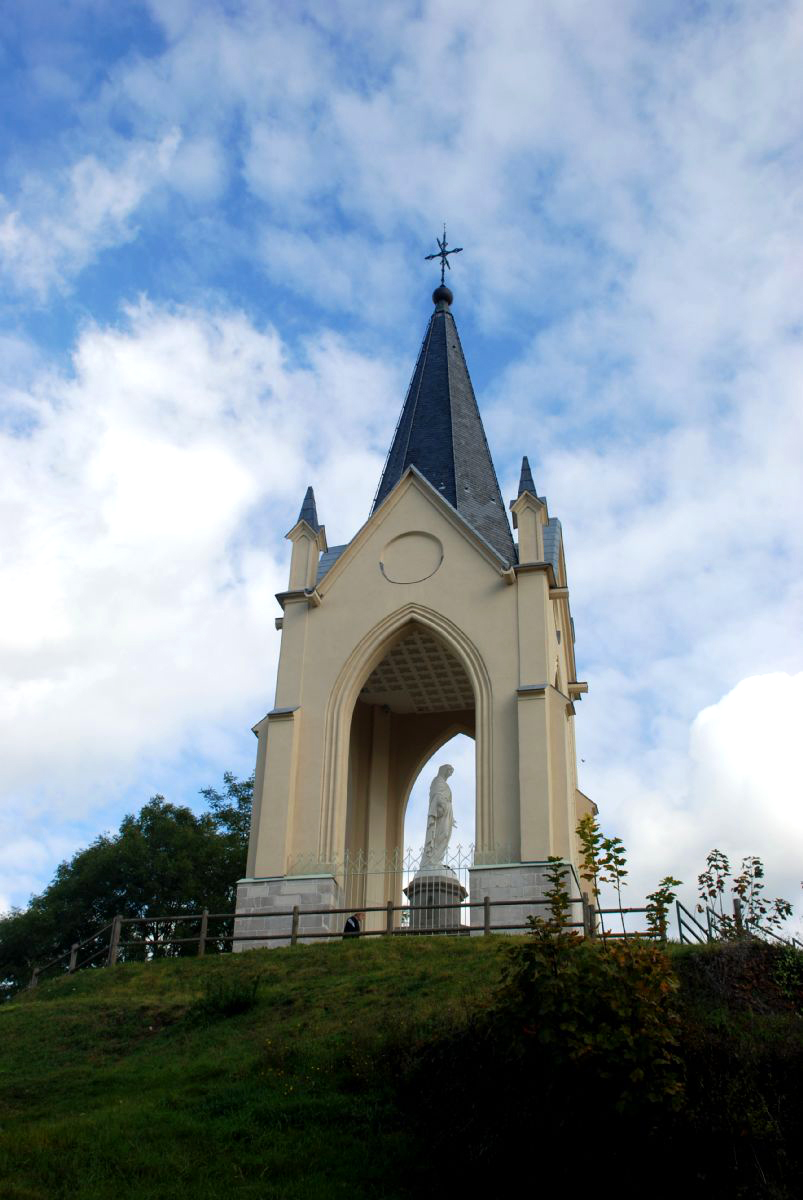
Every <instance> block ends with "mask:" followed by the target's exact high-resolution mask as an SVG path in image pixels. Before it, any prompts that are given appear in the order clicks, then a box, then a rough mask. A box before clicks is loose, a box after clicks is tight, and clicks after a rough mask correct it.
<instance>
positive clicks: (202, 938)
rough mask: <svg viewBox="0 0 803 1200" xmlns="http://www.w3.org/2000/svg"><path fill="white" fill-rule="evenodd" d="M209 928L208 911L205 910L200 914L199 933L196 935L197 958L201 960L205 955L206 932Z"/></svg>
mask: <svg viewBox="0 0 803 1200" xmlns="http://www.w3.org/2000/svg"><path fill="white" fill-rule="evenodd" d="M208 928H209V909H208V908H205V909H204V911H203V912H202V913H201V932H200V934H199V935H198V957H199V958H203V956H204V954H206V931H207V929H208Z"/></svg>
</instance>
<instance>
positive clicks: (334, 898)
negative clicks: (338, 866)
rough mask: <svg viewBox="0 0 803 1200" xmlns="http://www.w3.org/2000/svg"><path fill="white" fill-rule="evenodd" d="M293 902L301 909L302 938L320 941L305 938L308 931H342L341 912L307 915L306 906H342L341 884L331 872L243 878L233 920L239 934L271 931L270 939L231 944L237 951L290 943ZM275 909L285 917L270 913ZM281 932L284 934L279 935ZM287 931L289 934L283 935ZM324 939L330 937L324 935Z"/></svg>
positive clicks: (267, 932) (242, 936)
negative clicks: (268, 877)
mask: <svg viewBox="0 0 803 1200" xmlns="http://www.w3.org/2000/svg"><path fill="white" fill-rule="evenodd" d="M294 905H298V907H299V908H300V909H302V915H301V920H300V923H299V930H298V932H299V938H298V940H299V941H300V942H304V941H313V940H314V941H318V940H319V939H318V938H314V939H312V938H305V937H304V936H303V935H304V934H305V933H323V932H324V931H325V932H327V933H339V932H341V930H342V928H343V924H344V922H345V920H346V918H345V916H343V915H342V914H340V913H338V914H335V913H332V914H331V915H330V914H329V913H326V912H324V913H319V914H318V915H316V916H312V915H305V914H304V913H303V909H305V908H306V909H309V908H322V909H329V908H340V907H341V888H340V886H339V884H338V882H337V880H336V879H335V878H334V877H333V876H331V875H295V876H293V875H286V876H282V877H277V878H274V879H241V880H240V881H239V882H238V884H237V905H236V914H235V921H234V933H235V936H236V937H239V938H245V937H247V936H248V935H249V934H271V935H273V936H272V940H271V941H260V940H256V939H255V940H254V941H250V940H249V941H239V942H234V943H233V944H232V950H234V952H235V953H238V952H240V951H243V950H259V949H261V948H267V949H269V950H274V949H276V947H278V946H288V945H289V944H290V931H291V926H292V917H291V916H290V915H289V910H291V909H292V908H293V906H294ZM273 911H277V912H287V913H288V915H287V916H284V917H279V916H272V915H270V914H271V913H272V912H273ZM253 912H258V913H264V914H265V915H264V916H258V917H255V916H251V915H250V914H251V913H253ZM278 935H282V936H278ZM284 935H286V936H284ZM320 940H321V941H328V940H329V939H328V938H322V939H320Z"/></svg>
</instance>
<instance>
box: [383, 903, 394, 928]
mask: <svg viewBox="0 0 803 1200" xmlns="http://www.w3.org/2000/svg"><path fill="white" fill-rule="evenodd" d="M385 933H388V934H390V933H393V901H392V900H388V903H387V908H386V911H385Z"/></svg>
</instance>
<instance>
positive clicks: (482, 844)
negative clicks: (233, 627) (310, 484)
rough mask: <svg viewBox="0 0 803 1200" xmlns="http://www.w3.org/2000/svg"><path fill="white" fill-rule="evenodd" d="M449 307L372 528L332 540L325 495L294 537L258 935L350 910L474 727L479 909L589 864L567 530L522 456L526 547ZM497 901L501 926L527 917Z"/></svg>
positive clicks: (256, 823) (444, 303)
mask: <svg viewBox="0 0 803 1200" xmlns="http://www.w3.org/2000/svg"><path fill="white" fill-rule="evenodd" d="M452 301H453V296H452V293H451V291H450V290H449V288H448V287H446V286H444V284H443V283H442V284H441V286H440V287H438V288H436V290H435V292H434V293H433V302H434V305H435V308H434V311H433V313H432V315H431V317H430V319H429V324H428V325H427V330H426V333H425V335H424V341H423V344H422V346H421V351H420V354H419V356H418V361H417V363H416V366H415V371H414V372H413V377H412V381H411V383H410V387H409V390H408V392H407V398H406V400H405V402H404V407H403V409H402V412H401V417H400V419H399V423H398V426H397V428H396V432H395V434H394V437H393V442H392V444H391V447H390V451H389V453H388V457H387V461H386V463H385V468H384V471H383V474H382V478H381V480H380V483H379V488H378V490H377V493H376V498H375V500H374V504H373V508H372V510H371V514H370V516H369V518H368V520H367V521H366V523H365V524H364V525H363V527H362V528H361V529H360V530H358V531H357V533H355V535H354V537H353V538H352V539H351V541H350V542H348V543H347V544H346V545H343V546H331V547H330V546H329V545H328V544H327V540H326V533H325V530H324V527H323V525H321V524H320V523H319V521H318V514H317V510H316V505H315V497H314V495H313V491H312V488H309V489H308V490H307V494H306V496H305V498H304V502H303V505H302V507H301V512H300V514H299V517H298V520H297V522H296V523H295V525H294V526H293V528H292V529H291V530H290V532H289V533H288V534H287V537H288V539H289V540H290V542H291V544H292V555H291V561H290V576H289V581H288V586H287V591H285V592H282V593H280V594H279V595H278V596H277V599H278V601H279V604H280V605H281V608H282V610H283V615H282V617H280V618H279V619H277V622H276V624H277V627H278V628H279V629H281V638H282V641H281V651H280V656H279V668H278V676H277V681H276V699H275V704H274V707H273V708H272V709H271V710H270V712H269V713H268V714H267V715H266V716H265V717H263V719H262V720H261V721H260V722H259V723H258V724H257V725H256V726H255V727H254V732H255V733H256V735H257V738H258V743H259V744H258V752H257V769H256V785H255V790H254V811H253V818H252V825H251V840H250V847H249V852H248V865H247V877H246V878H245V879H243V880H241V881H240V883H239V886H238V898H237V912H238V914H241V915H242V918H244V919H242V920H239V921H238V922H237V924H238V932H239V933H241V934H243V933H247V932H251V931H253V932H255V933H256V932H278V931H279V926H278V924H277V922H278V918H277V919H276V920H275V921H274V922H273V924H271V921H270V918H255V917H254V918H249V917H248V916H247V914H248V912H249V910H262V911H266V910H270V909H272V908H277V909H285V910H286V909H287V908H289V907H292V905H293V904H298V905H300V906H301V907H309V908H315V907H317V908H323V907H332V908H337V907H340V904H341V901H340V896H341V889H342V885H343V878H342V864H343V862H344V859H345V858H346V856H347V855H348V854H352V855H353V854H354V853H355V852H357V851H362V852H364V854H366V855H367V856H369V858H370V857H372V856H376V857H377V858H382V856H392V854H393V852H394V851H395V850H396V849H397V848H399V847H401V846H402V839H403V830H404V813H405V808H406V805H407V800H408V797H409V794H410V789H411V788H412V785H413V783H414V781H415V779H416V776H417V775H418V772H419V771H420V769H421V767H422V766H423V764H424V763H425V762H426V761H427V760H428V759H429V758H430V756H431V755H432V754H434V753H435V752H436V751H437V749H438V748H439V746H441V745H442V744H443V743H444V742H446V741H448V740H449V738H451V737H452V736H453V735H454V734H456V733H460V732H462V733H466V734H468V735H470V736H471V737H473V738H474V741H475V746H476V834H475V838H476V851H475V859H474V866H473V868H472V869H471V871H470V877H471V899H472V901H474V900H476V901H478V902H479V903H481V902H482V897H483V896H486V895H488V896H490V897H491V898H492V899H494V898H500V899H501V898H515V897H528V898H531V899H534V898H536V897H537V896H539V895H541V887H542V884H543V863H544V860H545V859H546V858H547V857H548V856H549V855H559V856H560V857H562V858H563V859H564V860H565V861H566V862H567V863H569V864H572V865H574V866H576V863H577V848H576V844H575V836H574V830H575V827H576V824H577V821H578V819H579V817H581V816H582V815H583V814H584V813H586V812H588V811H591V810H593V805H592V804H591V801H590V800H588V798H587V797H585V796H584V795H583V794H582V793H581V792H580V791H578V789H577V767H576V755H575V743H574V715H575V708H574V702H575V700H577V699H578V698H579V696H580V694H581V693H583V692H585V691H587V685H586V684H585V683H579V682H578V681H577V678H576V670H575V661H574V627H573V622H572V618H571V613H570V609H569V589H568V586H567V578H566V565H565V560H564V553H563V541H562V535H561V526H560V522H559V521H558V520H557V519H556V518H555V517H551V516H550V515H549V511H548V509H547V503H546V499H545V498H544V497H543V496H540V497H539V496H538V495H537V493H536V489H535V484H534V482H533V477H532V474H531V471H530V467H529V463H528V461H527V459H526V458H525V459H524V460H523V463H522V470H521V480H520V483H519V489H518V496H517V497H516V499H515V500H513V501H512V502H511V505H510V508H511V511H512V514H513V528H514V529H515V530H516V531H517V535H518V539H517V541H514V538H513V534H512V532H511V528H510V524H509V521H508V516H507V513H506V511H505V506H504V503H503V501H502V496H501V493H500V491H499V484H498V482H497V478H496V472H495V470H494V465H493V462H492V461H491V455H490V452H489V449H488V443H487V441H486V438H485V431H484V429H483V426H482V420H481V417H480V413H479V409H478V408H477V402H476V399H475V397H474V390H473V388H472V386H471V379H470V378H469V373H468V368H467V366H466V361H465V358H464V356H463V350H462V347H461V344H460V338H459V336H458V333H457V327H456V325H455V320H454V316H453V315H452V309H451V306H452ZM387 878H388V879H390V878H391V877H390V876H388V877H387ZM393 886H394V885H393V884H392V883H390V884H388V883H387V881H386V879H385V877H383V876H382V874H381V872H379V873H376V874H371V875H368V876H366V884H365V889H366V894H365V895H364V896H363V897H362V898H361V903H362V904H363V905H371V904H378V905H381V904H384V903H385V902H386V901H387V900H388V899H393V900H394V902H396V903H398V902H399V897H397V896H394V895H393V894H386V893H387V892H388V888H389V887H391V888H392V887H393ZM398 888H400V884H399V885H398ZM374 893H375V894H374ZM492 912H493V913H494V914H499V915H498V916H496V915H495V916H494V924H496V925H499V926H504V925H505V923H506V922H511V921H513V919H514V917H513V911H512V910H511V909H495V910H492ZM274 926H275V928H274ZM341 926H342V918H341V917H337V918H333V919H332V929H339V928H340V927H341ZM321 927H323V928H328V924H327V919H326V918H318V919H317V922H315V921H310V922H309V923H308V924H307V925H306V926H302V928H307V929H309V930H312V929H313V928H321ZM368 927H369V928H371V927H372V925H371V921H370V919H369V925H368ZM281 928H282V929H283V928H284V926H281ZM247 944H248V943H244V942H241V943H239V946H240V947H244V946H246V945H247ZM273 944H274V945H275V944H276V943H273Z"/></svg>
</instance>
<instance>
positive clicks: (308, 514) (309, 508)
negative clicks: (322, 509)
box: [298, 487, 321, 533]
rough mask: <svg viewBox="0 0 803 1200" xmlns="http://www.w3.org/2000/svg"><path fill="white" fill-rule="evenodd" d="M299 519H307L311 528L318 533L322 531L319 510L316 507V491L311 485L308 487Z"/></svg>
mask: <svg viewBox="0 0 803 1200" xmlns="http://www.w3.org/2000/svg"><path fill="white" fill-rule="evenodd" d="M298 519H299V521H306V522H307V524H308V525H309V527H310V528H311V529H314V530H315V532H316V533H320V529H321V526H320V524H319V522H318V510H317V508H316V507H315V493H314V492H313V490H312V488H311V487H308V488H307V492H306V495H305V496H304V503H303V504H302V505H301V512H300V513H299V514H298Z"/></svg>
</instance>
